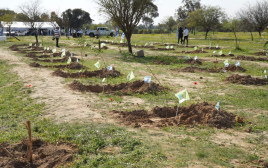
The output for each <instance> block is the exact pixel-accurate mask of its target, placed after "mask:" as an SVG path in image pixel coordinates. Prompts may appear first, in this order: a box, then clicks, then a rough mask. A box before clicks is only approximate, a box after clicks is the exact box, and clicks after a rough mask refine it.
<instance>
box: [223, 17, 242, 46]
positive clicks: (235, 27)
mask: <svg viewBox="0 0 268 168" xmlns="http://www.w3.org/2000/svg"><path fill="white" fill-rule="evenodd" d="M241 23H242V22H241V20H238V19H236V18H233V19H229V20H226V21H225V22H224V23H223V27H224V28H225V29H226V30H229V31H231V32H233V33H234V37H235V48H236V49H239V45H238V37H237V32H238V31H239V30H241Z"/></svg>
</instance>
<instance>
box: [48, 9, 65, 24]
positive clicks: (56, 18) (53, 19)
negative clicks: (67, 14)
mask: <svg viewBox="0 0 268 168" xmlns="http://www.w3.org/2000/svg"><path fill="white" fill-rule="evenodd" d="M50 21H51V22H52V23H53V22H56V23H57V24H58V25H59V26H60V27H64V24H63V20H62V18H61V17H60V16H59V15H58V14H57V13H56V12H54V11H53V12H51V13H50Z"/></svg>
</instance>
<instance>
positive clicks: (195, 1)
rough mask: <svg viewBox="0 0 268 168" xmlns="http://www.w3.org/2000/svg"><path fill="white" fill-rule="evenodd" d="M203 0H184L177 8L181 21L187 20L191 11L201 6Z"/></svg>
mask: <svg viewBox="0 0 268 168" xmlns="http://www.w3.org/2000/svg"><path fill="white" fill-rule="evenodd" d="M200 1H201V0H182V3H183V5H182V6H180V7H179V8H178V9H177V16H178V21H179V22H181V23H182V22H185V21H186V20H187V18H188V17H189V15H190V13H191V12H193V11H196V10H197V9H200V8H201V3H200Z"/></svg>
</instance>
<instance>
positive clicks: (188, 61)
mask: <svg viewBox="0 0 268 168" xmlns="http://www.w3.org/2000/svg"><path fill="white" fill-rule="evenodd" d="M185 63H186V64H198V65H202V62H201V61H200V60H199V59H197V60H194V59H193V58H190V59H187V60H185Z"/></svg>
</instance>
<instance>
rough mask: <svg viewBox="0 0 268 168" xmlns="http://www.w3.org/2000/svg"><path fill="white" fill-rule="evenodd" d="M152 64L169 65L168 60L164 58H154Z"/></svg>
mask: <svg viewBox="0 0 268 168" xmlns="http://www.w3.org/2000/svg"><path fill="white" fill-rule="evenodd" d="M153 64H156V65H170V62H168V61H165V60H155V61H154V62H153Z"/></svg>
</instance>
